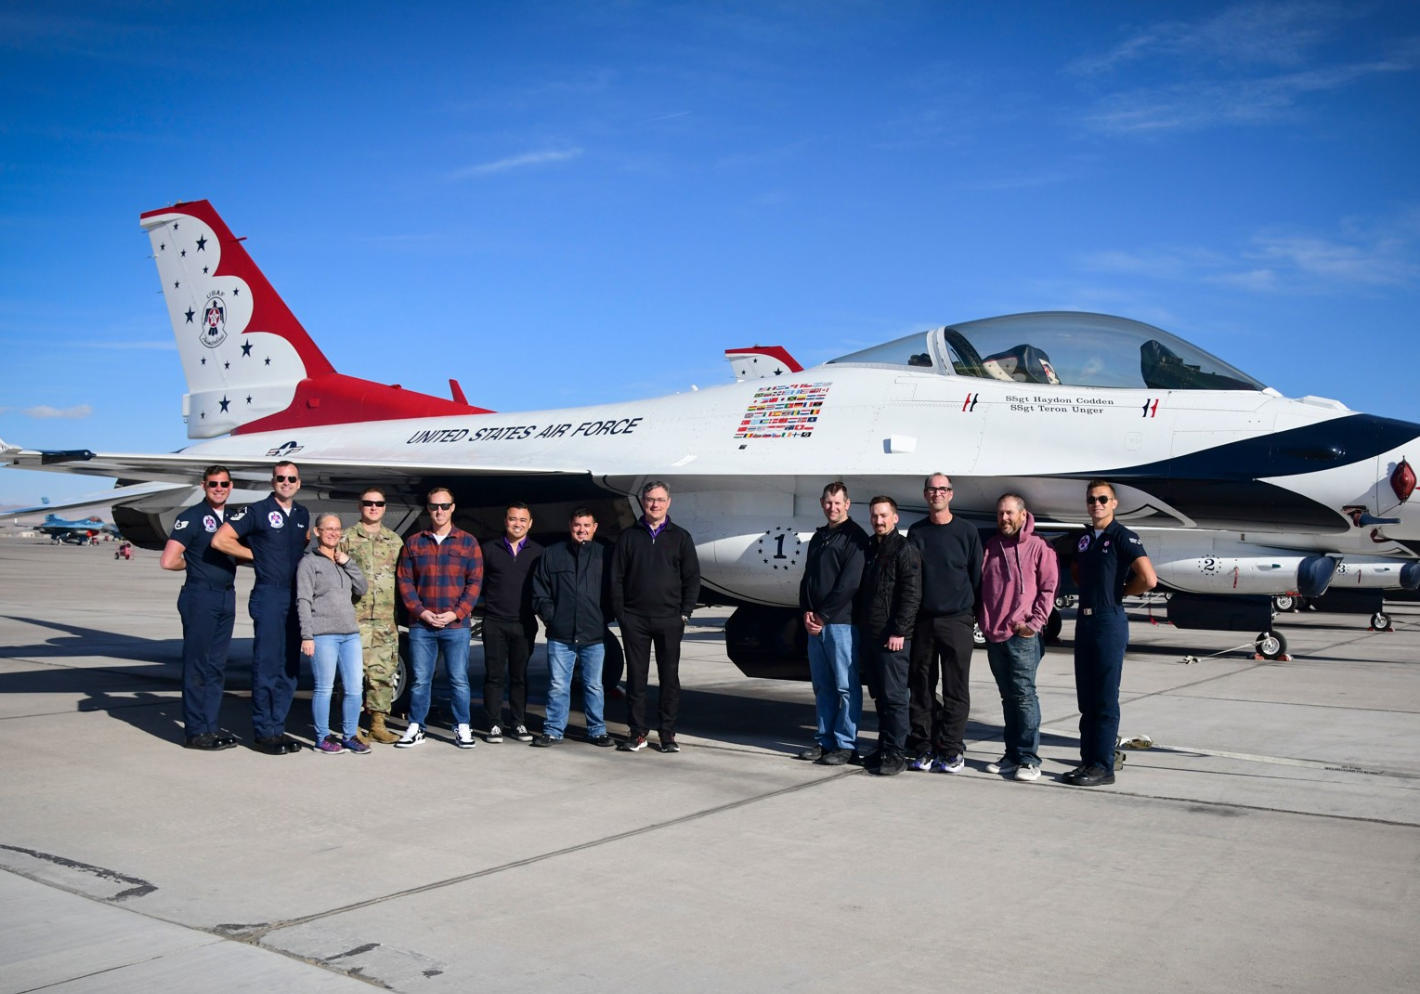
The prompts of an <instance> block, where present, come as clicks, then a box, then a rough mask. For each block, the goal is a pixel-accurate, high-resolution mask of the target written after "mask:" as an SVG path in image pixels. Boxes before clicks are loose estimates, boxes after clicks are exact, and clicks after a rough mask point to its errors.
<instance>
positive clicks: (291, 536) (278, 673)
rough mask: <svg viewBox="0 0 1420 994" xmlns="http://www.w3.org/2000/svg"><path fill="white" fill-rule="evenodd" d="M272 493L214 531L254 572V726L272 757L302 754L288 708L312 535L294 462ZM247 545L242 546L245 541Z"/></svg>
mask: <svg viewBox="0 0 1420 994" xmlns="http://www.w3.org/2000/svg"><path fill="white" fill-rule="evenodd" d="M271 485H272V490H273V492H272V494H271V496H269V497H267V498H265V499H264V500H259V501H257V502H256V503H255V504H251V505H249V506H248V507H246V508H244V509H242V510H241V511H238V512H237V513H236V514H234V515H232V516H231V517H230V518H228V519H227V522H226V524H224V525H222V527H221V528H219V529H218V530H217V534H216V536H214V537H213V539H212V546H213V547H214V548H215V549H217V550H218V551H219V552H225V553H227V555H229V556H231V557H232V558H234V559H236V560H237V561H238V562H249V563H251V564H252V566H253V567H254V568H255V569H256V584H255V585H254V586H253V587H252V590H251V600H250V601H248V602H247V610H248V612H249V613H250V614H251V620H252V626H253V636H254V637H253V638H252V644H251V723H252V729H253V730H254V731H255V733H256V745H257V748H258V749H260V750H261V751H262V752H267V753H270V754H271V755H273V756H281V755H284V754H287V753H295V752H300V751H301V743H300V742H297V741H296V740H295V739H292V738H288V737H287V736H286V712H287V711H289V710H290V709H291V698H292V697H293V696H295V693H296V676H297V674H299V673H300V670H301V627H300V622H299V620H298V618H297V616H296V567H297V565H299V564H300V561H301V555H302V554H303V553H304V552H305V549H306V542H307V541H308V539H309V537H310V524H311V516H310V512H309V511H307V510H306V509H305V508H304V507H302V506H301V505H300V504H297V503H296V500H295V497H296V493H297V492H298V491H299V490H300V489H301V474H300V471H299V470H298V469H297V468H296V464H295V463H293V462H279V463H277V464H276V468H275V469H273V470H272V473H271ZM244 543H245V544H244Z"/></svg>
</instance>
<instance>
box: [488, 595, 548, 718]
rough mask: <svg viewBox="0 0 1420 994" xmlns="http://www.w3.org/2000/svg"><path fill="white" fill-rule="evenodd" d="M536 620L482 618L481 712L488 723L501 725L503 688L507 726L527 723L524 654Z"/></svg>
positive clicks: (530, 647)
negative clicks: (504, 688)
mask: <svg viewBox="0 0 1420 994" xmlns="http://www.w3.org/2000/svg"><path fill="white" fill-rule="evenodd" d="M536 639H537V623H536V622H534V623H533V624H531V625H528V624H524V623H523V622H522V621H519V620H518V619H516V618H512V619H509V618H488V617H485V618H484V619H483V711H484V713H485V714H486V715H487V717H488V726H489V727H490V728H491V727H493V726H494V725H502V724H503V687H504V686H505V685H506V686H507V688H508V714H509V715H510V717H511V719H512V720H511V721H510V722H509V727H516V726H518V725H525V724H527V720H526V711H527V707H528V657H530V656H531V655H532V651H533V642H534V641H535V640H536Z"/></svg>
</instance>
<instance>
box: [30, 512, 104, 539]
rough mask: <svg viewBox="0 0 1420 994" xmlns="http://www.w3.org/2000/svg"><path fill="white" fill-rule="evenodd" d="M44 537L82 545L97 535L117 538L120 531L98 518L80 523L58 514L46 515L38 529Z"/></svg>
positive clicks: (84, 519)
mask: <svg viewBox="0 0 1420 994" xmlns="http://www.w3.org/2000/svg"><path fill="white" fill-rule="evenodd" d="M36 530H37V531H39V532H40V533H42V534H44V535H48V536H49V537H50V538H51V539H53V540H54V541H56V542H70V543H75V544H81V543H84V542H87V541H89V539H91V538H93V537H94V536H95V535H113V536H115V537H117V535H118V529H117V528H116V527H114V526H113V525H111V524H109V523H108V522H107V521H102V520H100V519H98V518H83V519H80V520H78V521H66V520H65V519H64V518H61V517H60V516H59V515H57V514H47V515H45V518H44V521H42V522H41V523H40V524H39V526H38V528H37V529H36Z"/></svg>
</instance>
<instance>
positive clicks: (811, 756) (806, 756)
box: [799, 742, 823, 763]
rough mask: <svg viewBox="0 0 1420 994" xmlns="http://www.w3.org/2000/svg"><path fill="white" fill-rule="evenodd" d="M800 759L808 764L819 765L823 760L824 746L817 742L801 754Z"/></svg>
mask: <svg viewBox="0 0 1420 994" xmlns="http://www.w3.org/2000/svg"><path fill="white" fill-rule="evenodd" d="M799 758H800V759H802V760H803V761H804V762H806V763H817V762H818V761H819V760H820V759H822V758H823V746H821V745H819V744H818V743H817V742H815V743H814V744H813V745H811V746H809V747H808V748H807V749H805V750H804V751H803V752H801V753H799Z"/></svg>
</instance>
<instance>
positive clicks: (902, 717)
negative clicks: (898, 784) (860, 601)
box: [862, 639, 912, 756]
mask: <svg viewBox="0 0 1420 994" xmlns="http://www.w3.org/2000/svg"><path fill="white" fill-rule="evenodd" d="M862 656H863V663H864V669H866V670H867V677H868V693H870V694H872V695H873V704H874V705H875V706H876V707H877V709H878V750H879V752H880V753H881V754H882V755H883V756H900V755H902V754H903V753H904V752H905V750H906V749H907V702H908V697H909V694H908V689H907V673H908V669H909V666H910V664H909V662H908V660H909V659H910V658H911V656H912V640H911V639H908V640H907V641H906V642H904V643H903V645H902V648H901V649H900V650H898V651H897V652H893V651H892V650H891V649H888V648H886V647H885V646H882V645H869V644H868V643H867V642H866V641H864V642H863V643H862Z"/></svg>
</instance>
